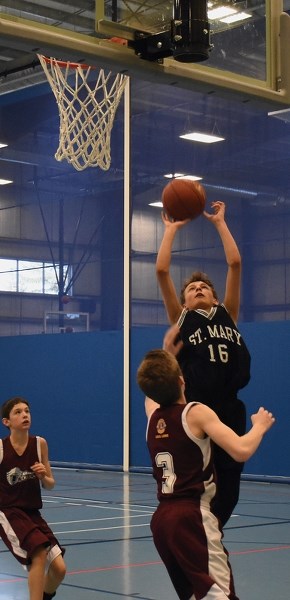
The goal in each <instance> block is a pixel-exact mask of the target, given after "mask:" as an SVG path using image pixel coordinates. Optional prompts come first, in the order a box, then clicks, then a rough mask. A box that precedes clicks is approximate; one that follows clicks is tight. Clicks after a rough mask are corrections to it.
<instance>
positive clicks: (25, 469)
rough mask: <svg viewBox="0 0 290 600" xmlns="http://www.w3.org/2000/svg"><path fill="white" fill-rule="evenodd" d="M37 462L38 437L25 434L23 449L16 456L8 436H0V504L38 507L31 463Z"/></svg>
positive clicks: (39, 506) (38, 500)
mask: <svg viewBox="0 0 290 600" xmlns="http://www.w3.org/2000/svg"><path fill="white" fill-rule="evenodd" d="M36 462H41V452H40V438H39V437H38V436H29V439H28V444H27V446H26V448H25V451H24V453H23V454H22V455H21V456H19V454H17V452H16V451H15V450H14V448H13V446H12V444H11V442H10V437H6V438H5V439H3V440H0V506H1V509H5V508H9V507H14V508H22V509H23V510H35V509H39V508H41V507H42V500H41V491H40V483H39V479H38V478H37V477H36V475H35V474H34V473H33V472H32V471H31V468H30V467H31V466H32V465H34V463H36Z"/></svg>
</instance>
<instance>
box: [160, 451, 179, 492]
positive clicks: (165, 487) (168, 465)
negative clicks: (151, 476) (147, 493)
mask: <svg viewBox="0 0 290 600" xmlns="http://www.w3.org/2000/svg"><path fill="white" fill-rule="evenodd" d="M155 462H156V465H157V467H161V468H162V470H163V473H162V479H163V481H162V494H173V490H174V484H175V481H176V475H175V473H174V465H173V457H172V455H171V454H170V453H169V452H159V453H158V454H156V456H155Z"/></svg>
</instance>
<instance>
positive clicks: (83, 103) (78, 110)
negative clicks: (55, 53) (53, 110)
mask: <svg viewBox="0 0 290 600" xmlns="http://www.w3.org/2000/svg"><path fill="white" fill-rule="evenodd" d="M37 56H38V58H39V61H40V64H41V65H42V68H43V70H44V72H45V74H46V77H47V80H48V82H49V84H50V87H51V89H52V91H53V93H54V96H55V98H56V102H57V106H58V112H59V118H60V132H59V146H58V149H57V151H56V153H55V158H56V160H58V161H62V160H64V159H65V160H67V162H68V163H70V164H72V165H73V166H74V167H75V169H77V171H82V170H83V169H85V168H86V167H100V168H101V169H103V171H107V170H108V169H109V168H110V164H111V131H112V127H113V123H114V118H115V114H116V110H117V108H118V105H119V102H120V100H121V96H122V93H123V91H124V87H125V84H126V80H127V77H126V76H125V75H122V74H120V73H118V74H117V75H113V74H112V73H111V71H109V72H108V73H105V71H104V70H103V69H100V71H99V72H98V73H97V77H96V78H94V80H93V81H91V80H92V77H90V74H91V72H92V71H96V68H95V67H90V66H88V65H83V64H78V63H71V62H65V61H60V60H56V59H55V58H48V57H46V56H43V55H41V54H38V55H37ZM72 78H73V79H72ZM89 80H90V81H89Z"/></svg>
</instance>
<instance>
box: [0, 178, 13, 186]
mask: <svg viewBox="0 0 290 600" xmlns="http://www.w3.org/2000/svg"><path fill="white" fill-rule="evenodd" d="M7 183H13V181H10V179H0V185H7Z"/></svg>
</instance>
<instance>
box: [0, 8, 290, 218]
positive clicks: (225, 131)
mask: <svg viewBox="0 0 290 600" xmlns="http://www.w3.org/2000/svg"><path fill="white" fill-rule="evenodd" d="M118 2H119V4H118ZM118 2H117V6H118V7H119V10H120V11H121V14H122V15H125V12H124V13H122V10H123V11H125V8H124V7H128V6H129V12H130V14H131V13H132V12H133V13H134V11H135V7H134V1H133V0H132V1H131V2H123V1H122V0H118ZM136 2H137V4H138V2H139V0H136ZM213 2H214V3H215V4H217V5H218V4H219V3H220V0H213ZM226 2H227V3H228V4H236V5H238V6H239V7H240V8H244V9H247V10H249V11H250V12H251V14H252V17H253V18H252V20H251V21H250V22H247V23H245V25H244V26H243V27H242V30H240V29H239V30H237V29H235V28H233V29H232V28H229V27H227V28H226V29H223V30H222V29H221V30H220V31H214V32H213V33H214V36H213V37H214V48H213V50H212V53H211V56H210V59H209V61H210V62H211V64H212V65H213V66H218V67H221V68H223V69H227V70H233V71H234V72H235V73H237V74H239V75H247V76H251V77H255V78H258V79H261V80H263V79H264V78H265V69H266V67H265V23H264V21H265V19H264V15H265V10H264V9H265V2H263V1H262V0H245V1H243V2H239V1H238V2H234V1H232V0H226ZM163 4H164V3H163ZM153 5H154V3H153V2H152V1H151V0H145V2H142V6H143V7H145V11H147V15H149V16H150V11H151V9H152V6H153ZM165 5H166V3H165ZM288 5H289V6H288ZM105 6H106V11H107V13H108V14H109V15H111V12H112V5H111V3H110V2H109V0H106V2H105ZM284 10H285V11H286V10H287V11H289V12H290V0H289V2H288V0H287V1H286V0H285V2H284ZM0 13H1V14H4V15H12V16H14V17H21V18H29V19H31V20H32V21H33V22H38V23H40V24H45V25H54V27H56V28H57V27H61V28H64V29H67V30H72V31H74V32H76V33H80V34H85V35H87V36H93V37H94V36H96V33H95V2H94V1H86V0H82V2H80V1H79V2H77V1H74V2H72V1H69V2H66V3H59V2H54V1H52V0H48V1H46V2H45V5H44V3H42V2H25V1H22V0H21V2H20V1H18V2H14V1H9V0H7V1H6V2H2V3H1V9H0ZM125 16H126V15H125ZM0 18H1V15H0ZM216 27H217V26H216ZM0 31H1V30H0ZM100 37H105V36H104V35H103V36H102V35H101V36H100ZM31 46H32V44H31V43H30V44H29V43H27V44H23V43H21V44H19V41H18V40H16V39H15V40H13V39H9V40H8V39H7V38H5V36H4V37H1V33H0V107H1V106H2V110H1V127H0V138H3V141H5V142H7V143H8V148H5V149H3V150H0V177H6V178H9V179H11V180H13V182H14V184H13V185H14V186H16V188H14V189H16V190H18V193H19V190H23V189H25V188H27V189H29V186H31V183H32V182H33V181H34V180H35V178H36V177H37V179H38V181H39V182H40V188H41V190H42V191H43V192H45V193H46V192H49V190H52V189H54V190H55V192H56V193H60V194H68V195H69V194H78V195H79V196H82V195H84V194H88V193H92V194H98V193H99V192H100V193H102V194H103V193H104V192H107V193H109V194H111V193H113V192H114V190H115V189H119V187H120V185H121V182H122V180H123V154H122V131H123V112H122V110H121V108H120V109H119V110H118V112H117V116H116V120H115V126H114V128H113V132H112V167H111V169H110V171H108V172H106V173H104V172H100V170H99V169H89V170H86V172H82V173H79V172H75V171H74V170H73V169H72V167H71V166H69V165H67V164H63V163H57V162H56V161H55V159H54V152H55V150H56V146H57V141H58V128H59V127H58V126H59V119H58V113H57V107H56V103H55V99H54V97H53V95H52V93H51V91H50V88H48V87H47V91H46V92H45V93H43V91H42V89H43V86H42V85H39V84H41V82H46V79H45V76H44V74H43V71H42V69H41V67H40V66H39V64H38V61H37V56H36V54H35V51H33V48H32V47H31ZM61 58H62V57H61ZM74 59H75V60H76V61H79V60H82V57H81V56H78V55H77V54H76V56H75V57H74ZM161 83H162V81H161V80H160V84H159V82H158V84H157V83H155V84H153V83H152V81H147V80H146V78H145V77H144V79H142V77H140V78H138V77H137V78H132V83H131V88H132V90H131V98H132V100H131V102H132V119H131V128H132V171H133V172H132V189H133V190H134V192H135V194H136V199H138V202H139V204H140V207H141V206H142V203H147V198H149V197H150V196H152V199H153V200H157V199H158V194H159V192H160V190H161V189H162V186H163V185H164V183H165V182H166V181H165V180H164V178H163V177H164V174H165V173H168V172H179V173H180V172H181V173H184V174H194V175H197V176H200V177H202V178H203V183H204V184H205V186H206V187H207V189H208V191H209V192H210V194H211V195H212V197H217V196H218V197H219V198H220V199H223V198H224V199H225V200H227V199H228V198H233V199H235V197H238V198H244V199H245V201H248V202H251V203H252V204H255V205H261V206H267V207H268V209H269V210H270V211H271V210H272V209H273V210H276V207H277V206H280V207H281V206H282V207H283V210H284V207H285V206H288V205H289V207H290V122H288V120H287V119H288V115H286V116H285V117H284V118H283V119H280V118H273V117H270V116H268V112H269V107H267V106H265V107H263V106H262V107H260V106H259V107H258V106H256V105H255V103H251V102H248V101H245V99H244V98H243V97H241V98H235V99H233V98H231V97H230V96H228V95H227V94H224V95H216V94H215V93H212V94H211V93H209V92H208V91H206V92H205V93H203V92H202V91H200V90H198V91H192V89H182V88H180V87H179V86H178V85H177V86H171V87H169V86H168V85H161ZM36 84H37V85H36ZM34 86H36V87H34ZM274 108H275V107H273V110H274ZM276 108H279V107H278V106H277V107H276ZM280 108H285V107H283V106H282V107H280ZM192 129H198V130H203V131H204V132H206V133H215V134H217V135H221V136H222V137H224V138H225V141H224V142H220V143H218V144H213V145H210V147H209V146H207V147H204V146H202V147H201V146H200V145H198V146H197V145H196V144H192V143H191V142H188V141H185V140H181V139H180V137H179V136H180V135H181V134H183V133H186V132H187V131H188V130H192ZM0 141H2V140H1V139H0ZM116 147H117V148H119V150H118V149H117V150H116ZM120 148H121V149H120ZM11 190H12V186H11ZM11 193H12V191H11Z"/></svg>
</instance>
